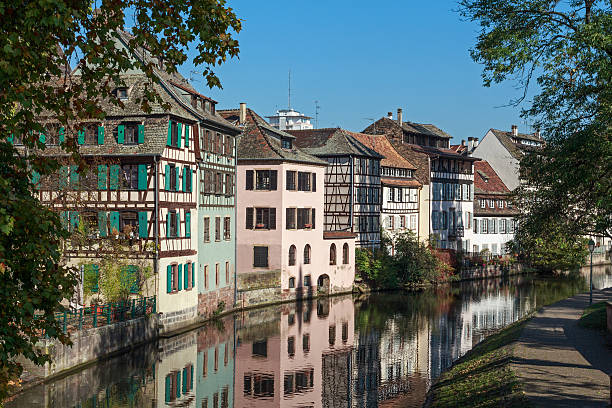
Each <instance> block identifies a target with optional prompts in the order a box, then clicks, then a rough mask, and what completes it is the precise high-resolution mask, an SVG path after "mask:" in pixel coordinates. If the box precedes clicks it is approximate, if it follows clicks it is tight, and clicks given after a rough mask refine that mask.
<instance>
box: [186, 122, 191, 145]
mask: <svg viewBox="0 0 612 408" xmlns="http://www.w3.org/2000/svg"><path fill="white" fill-rule="evenodd" d="M190 127H191V126H189V125H185V147H189V128H190Z"/></svg>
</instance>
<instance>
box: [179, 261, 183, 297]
mask: <svg viewBox="0 0 612 408" xmlns="http://www.w3.org/2000/svg"><path fill="white" fill-rule="evenodd" d="M178 290H179V291H180V290H183V265H181V264H179V265H178Z"/></svg>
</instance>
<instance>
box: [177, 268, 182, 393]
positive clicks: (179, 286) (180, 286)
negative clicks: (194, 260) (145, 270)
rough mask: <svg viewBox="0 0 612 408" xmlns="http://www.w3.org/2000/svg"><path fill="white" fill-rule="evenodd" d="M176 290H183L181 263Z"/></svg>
mask: <svg viewBox="0 0 612 408" xmlns="http://www.w3.org/2000/svg"><path fill="white" fill-rule="evenodd" d="M178 290H179V291H181V290H183V265H182V264H179V265H178ZM177 392H178V391H177Z"/></svg>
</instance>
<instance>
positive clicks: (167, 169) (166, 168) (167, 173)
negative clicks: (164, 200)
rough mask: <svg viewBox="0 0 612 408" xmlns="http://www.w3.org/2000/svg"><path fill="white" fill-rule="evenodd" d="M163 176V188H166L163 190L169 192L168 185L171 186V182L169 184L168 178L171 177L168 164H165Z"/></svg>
mask: <svg viewBox="0 0 612 408" xmlns="http://www.w3.org/2000/svg"><path fill="white" fill-rule="evenodd" d="M165 175H166V182H165V184H166V186H165V187H166V189H165V190H166V191H170V185H171V182H170V177H171V174H170V165H169V164H166V167H165Z"/></svg>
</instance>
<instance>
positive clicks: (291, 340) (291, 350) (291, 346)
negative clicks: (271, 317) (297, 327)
mask: <svg viewBox="0 0 612 408" xmlns="http://www.w3.org/2000/svg"><path fill="white" fill-rule="evenodd" d="M287 354H288V355H289V357H293V356H294V355H295V336H289V337H288V338H287Z"/></svg>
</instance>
